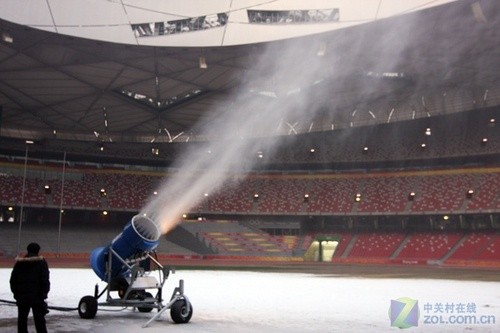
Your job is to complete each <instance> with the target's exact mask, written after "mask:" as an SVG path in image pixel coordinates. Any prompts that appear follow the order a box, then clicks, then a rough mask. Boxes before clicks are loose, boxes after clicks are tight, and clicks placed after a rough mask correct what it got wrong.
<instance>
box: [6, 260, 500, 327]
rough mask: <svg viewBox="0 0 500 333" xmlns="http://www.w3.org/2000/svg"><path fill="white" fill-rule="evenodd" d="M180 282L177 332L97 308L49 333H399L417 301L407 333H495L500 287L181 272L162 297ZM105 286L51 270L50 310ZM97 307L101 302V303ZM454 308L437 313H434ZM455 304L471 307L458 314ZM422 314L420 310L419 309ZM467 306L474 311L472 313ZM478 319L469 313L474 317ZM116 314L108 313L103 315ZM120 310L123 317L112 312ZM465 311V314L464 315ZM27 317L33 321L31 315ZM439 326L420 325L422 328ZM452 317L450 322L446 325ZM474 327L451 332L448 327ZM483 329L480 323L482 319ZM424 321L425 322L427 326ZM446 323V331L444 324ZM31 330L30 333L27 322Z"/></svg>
mask: <svg viewBox="0 0 500 333" xmlns="http://www.w3.org/2000/svg"><path fill="white" fill-rule="evenodd" d="M10 272H11V269H0V299H2V300H13V298H12V294H11V292H10V289H9V277H10ZM179 279H183V280H184V281H185V294H186V295H187V296H188V297H189V299H190V301H191V303H192V305H193V308H194V313H193V317H192V319H191V321H190V322H189V323H187V324H175V323H174V322H173V321H172V319H171V318H170V312H169V311H166V312H165V313H164V314H163V315H162V316H161V318H160V319H159V320H156V321H153V322H152V323H151V324H150V325H149V326H148V327H146V328H142V326H143V325H144V324H145V323H146V322H147V321H148V320H149V319H150V318H151V317H152V316H153V315H154V314H155V313H156V310H153V312H151V313H140V312H138V311H136V310H134V309H130V308H129V309H125V310H121V309H118V308H114V307H113V308H110V307H108V308H104V307H100V308H99V310H98V312H97V315H96V317H95V318H94V319H91V320H85V319H80V317H79V315H78V313H77V311H71V312H60V311H55V310H51V312H50V313H49V314H48V315H47V317H46V318H47V327H48V330H49V332H133V333H137V332H145V333H155V332H190V333H194V332H222V333H225V332H227V333H229V332H231V333H233V332H238V333H239V332H273V333H275V332H391V331H392V332H400V329H399V328H396V327H391V321H390V319H389V307H390V304H391V300H396V299H398V298H402V297H409V298H412V299H415V300H417V301H418V305H419V310H420V315H419V320H418V326H416V327H410V328H408V329H405V330H404V331H405V332H500V282H484V281H463V280H460V281H458V280H444V279H393V278H375V279H372V278H370V279H368V278H360V277H346V276H336V275H315V274H304V273H261V272H242V271H209V270H181V271H177V273H176V274H173V275H171V276H170V278H169V279H168V280H167V282H166V284H165V288H164V291H163V296H164V298H169V297H170V295H171V294H172V291H173V289H174V287H175V286H177V285H178V281H179ZM96 283H99V286H100V288H101V290H102V288H103V287H104V286H105V285H104V283H102V282H99V278H98V277H97V276H96V275H95V274H94V273H93V271H92V270H90V269H51V284H52V287H51V291H50V294H49V299H48V303H49V306H59V307H71V308H76V307H77V305H78V302H79V300H80V298H81V297H83V296H85V295H92V294H93V292H94V286H95V284H96ZM103 300H104V299H100V300H99V301H103ZM446 303H448V304H449V305H450V304H451V303H453V304H454V307H453V309H454V310H453V311H454V312H453V313H452V312H451V310H448V311H447V312H444V311H443V313H439V312H438V310H436V307H439V304H443V306H444V305H445V304H446ZM460 304H470V306H469V307H465V308H463V311H465V312H461V313H458V312H457V311H456V308H457V307H459V308H460ZM425 305H426V307H425V308H424V306H425ZM472 306H475V308H473V307H472ZM473 309H474V310H475V312H472V310H473ZM105 310H113V311H105ZM117 310H120V311H117ZM466 310H467V311H466ZM30 316H31V315H30ZM438 316H439V321H441V322H443V321H444V323H429V324H427V323H425V322H424V321H425V320H430V321H431V322H433V321H434V322H435V321H436V320H437V319H436V318H438ZM451 316H455V317H453V318H452V317H451ZM16 317H17V309H16V307H14V306H9V305H6V304H5V303H0V332H6V333H7V332H8V333H10V332H15V331H16ZM473 317H474V318H476V319H475V320H476V324H470V323H469V324H451V323H449V321H450V320H458V321H465V320H467V321H471V320H474V319H473ZM480 317H483V318H486V320H487V321H488V323H478V322H477V321H478V320H480V319H481V318H480ZM426 318H427V319H426ZM446 321H448V323H446ZM30 330H31V332H34V331H35V329H34V326H33V321H32V319H30Z"/></svg>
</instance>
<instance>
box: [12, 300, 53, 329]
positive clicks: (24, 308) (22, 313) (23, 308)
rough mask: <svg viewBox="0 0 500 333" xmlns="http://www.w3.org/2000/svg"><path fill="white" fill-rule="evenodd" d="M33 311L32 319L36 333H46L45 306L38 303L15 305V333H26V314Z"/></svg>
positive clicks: (43, 303) (42, 303)
mask: <svg viewBox="0 0 500 333" xmlns="http://www.w3.org/2000/svg"><path fill="white" fill-rule="evenodd" d="M30 309H32V310H33V319H34V320H35V327H36V331H37V333H47V327H46V325H45V314H47V304H46V303H45V302H40V303H34V304H31V303H19V302H18V303H17V332H18V333H28V314H29V313H30Z"/></svg>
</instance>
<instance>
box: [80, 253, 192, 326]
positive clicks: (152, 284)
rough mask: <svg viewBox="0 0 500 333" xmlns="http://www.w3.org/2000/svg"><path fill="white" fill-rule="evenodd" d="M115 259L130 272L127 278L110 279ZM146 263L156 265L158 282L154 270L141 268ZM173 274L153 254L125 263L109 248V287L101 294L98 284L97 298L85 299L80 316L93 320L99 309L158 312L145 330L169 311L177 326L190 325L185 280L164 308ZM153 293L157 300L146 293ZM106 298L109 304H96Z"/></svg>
mask: <svg viewBox="0 0 500 333" xmlns="http://www.w3.org/2000/svg"><path fill="white" fill-rule="evenodd" d="M113 256H114V257H115V258H117V259H118V260H119V261H120V262H121V263H122V264H123V267H124V268H125V267H126V268H127V274H126V275H125V277H118V278H112V277H111V263H112V259H113ZM144 260H150V262H152V263H154V265H156V269H155V271H157V273H158V277H159V279H156V278H155V277H153V276H151V274H150V273H152V272H154V271H153V270H152V271H147V272H146V270H145V269H144V268H143V267H141V266H140V265H139V264H140V263H141V262H142V261H144ZM170 272H172V273H175V269H174V268H172V267H164V266H162V265H161V264H160V263H159V262H158V261H157V260H156V259H155V258H154V257H153V256H152V255H151V253H150V252H145V253H143V255H142V256H141V257H139V258H133V259H123V258H122V257H120V255H119V254H117V253H116V252H115V251H114V250H113V248H112V247H110V248H109V254H108V261H107V264H106V276H107V281H106V282H107V286H106V287H105V288H104V290H103V291H102V292H101V293H99V288H98V285H97V284H96V286H95V290H94V296H89V295H87V296H84V297H82V298H81V299H80V302H79V303H78V314H79V315H80V318H84V319H93V318H94V317H95V315H96V313H97V309H98V307H99V306H115V307H122V308H127V307H133V308H137V309H138V310H139V312H151V311H152V310H153V309H158V312H157V313H156V314H155V315H154V316H153V317H152V318H151V319H149V320H148V321H147V322H146V323H145V324H144V325H143V327H147V326H148V325H149V324H150V323H151V322H152V321H153V320H155V319H157V318H159V317H160V316H161V315H162V314H163V312H165V311H166V310H168V309H170V316H171V318H172V320H173V321H174V322H175V323H177V324H183V323H187V322H189V320H190V319H191V316H192V315H193V307H192V305H191V303H190V302H189V299H188V298H187V296H186V295H185V294H184V280H179V286H178V287H176V288H175V289H174V291H173V292H172V296H171V297H170V301H169V302H168V303H167V304H165V305H164V304H163V299H162V289H163V285H164V284H165V281H166V280H167V279H168V276H169V275H170ZM159 281H160V282H159ZM153 289H156V290H157V292H156V295H154V296H153V295H152V294H151V293H149V292H147V290H153ZM112 291H117V292H118V296H119V297H118V298H116V297H115V298H113V297H112V295H111V292H112ZM104 294H106V301H104V302H98V301H97V300H98V299H99V298H101V297H102V296H103V295H104Z"/></svg>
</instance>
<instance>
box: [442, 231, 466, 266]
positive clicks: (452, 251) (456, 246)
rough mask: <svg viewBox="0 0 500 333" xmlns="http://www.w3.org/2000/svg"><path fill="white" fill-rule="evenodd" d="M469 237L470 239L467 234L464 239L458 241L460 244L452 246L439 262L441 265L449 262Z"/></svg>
mask: <svg viewBox="0 0 500 333" xmlns="http://www.w3.org/2000/svg"><path fill="white" fill-rule="evenodd" d="M467 237H468V235H467V234H465V235H462V237H461V238H460V239H459V240H458V242H457V243H456V244H455V245H453V246H452V248H451V249H450V250H449V251H448V253H446V254H445V255H444V256H443V257H442V258H441V259H439V261H438V262H439V264H442V263H444V262H445V261H446V260H448V258H449V257H451V256H452V255H453V253H455V252H456V251H457V249H458V248H460V247H461V246H462V244H463V243H464V242H465V240H466V239H467Z"/></svg>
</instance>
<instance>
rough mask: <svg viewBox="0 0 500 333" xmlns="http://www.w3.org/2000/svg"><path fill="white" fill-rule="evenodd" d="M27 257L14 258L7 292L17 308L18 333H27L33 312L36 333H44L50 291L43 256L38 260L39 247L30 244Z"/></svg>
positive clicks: (45, 330)
mask: <svg viewBox="0 0 500 333" xmlns="http://www.w3.org/2000/svg"><path fill="white" fill-rule="evenodd" d="M27 250H28V253H27V254H26V256H24V257H17V258H16V263H15V265H14V268H13V270H12V274H11V276H10V289H11V290H12V293H13V294H14V298H15V300H16V304H17V313H18V316H17V330H18V333H27V332H28V314H29V312H30V309H32V310H33V319H34V320H35V327H36V331H37V333H46V332H47V327H46V323H45V315H46V314H47V313H48V312H49V311H48V309H47V303H46V302H45V300H46V299H47V295H48V293H49V290H50V280H49V266H48V265H47V262H46V261H45V259H44V258H43V257H42V256H39V255H38V253H39V251H40V245H38V244H37V243H30V244H29V245H28V247H27Z"/></svg>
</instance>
